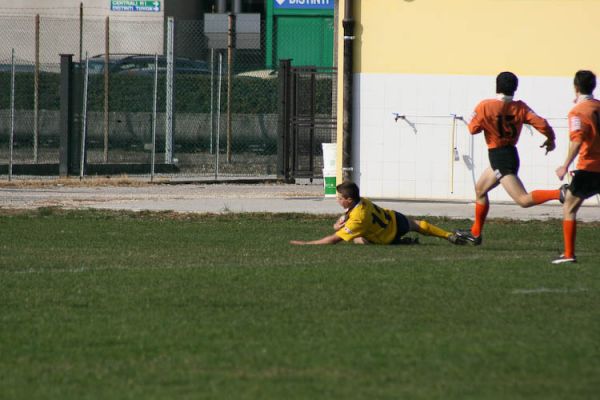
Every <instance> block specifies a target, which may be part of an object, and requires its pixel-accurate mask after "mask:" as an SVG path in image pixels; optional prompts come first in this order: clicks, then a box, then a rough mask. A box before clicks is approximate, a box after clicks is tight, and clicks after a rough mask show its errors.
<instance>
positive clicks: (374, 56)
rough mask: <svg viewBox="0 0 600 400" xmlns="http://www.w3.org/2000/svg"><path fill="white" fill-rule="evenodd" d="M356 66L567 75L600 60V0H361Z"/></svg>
mask: <svg viewBox="0 0 600 400" xmlns="http://www.w3.org/2000/svg"><path fill="white" fill-rule="evenodd" d="M354 4H355V19H356V21H357V23H356V25H357V29H356V36H357V40H356V46H355V71H356V72H370V73H390V72H392V73H418V74H438V73H441V74H460V75H487V74H496V73H498V71H501V70H505V69H510V70H512V71H514V72H515V73H517V75H536V76H540V75H542V76H563V75H572V74H573V73H574V71H576V70H577V69H582V68H587V69H594V67H597V66H599V65H600V51H598V49H597V45H595V43H598V41H599V40H600V24H599V23H598V16H600V1H598V0H363V1H360V0H355V1H354Z"/></svg>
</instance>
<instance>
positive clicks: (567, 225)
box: [552, 190, 583, 264]
mask: <svg viewBox="0 0 600 400" xmlns="http://www.w3.org/2000/svg"><path fill="white" fill-rule="evenodd" d="M582 204H583V199H582V198H581V197H577V196H575V195H573V193H571V191H570V190H567V192H566V195H565V205H564V206H563V241H564V252H563V254H561V256H560V257H559V258H557V259H556V260H554V261H552V263H553V264H562V263H574V262H577V259H576V258H575V237H576V236H577V220H576V216H577V211H578V210H579V207H581V205H582Z"/></svg>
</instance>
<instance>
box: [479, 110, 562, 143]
mask: <svg viewBox="0 0 600 400" xmlns="http://www.w3.org/2000/svg"><path fill="white" fill-rule="evenodd" d="M523 124H528V125H531V126H533V127H534V128H535V129H537V130H538V131H539V132H540V133H541V134H543V135H544V136H546V137H548V138H549V139H553V140H554V130H553V129H552V127H551V126H550V125H549V124H548V121H546V120H545V119H544V118H542V117H540V116H539V115H537V114H536V113H535V112H533V110H531V108H529V106H528V105H527V104H525V103H524V102H522V101H520V100H518V101H512V100H510V101H505V100H500V99H488V100H483V101H482V102H480V103H479V104H478V105H477V107H475V111H474V112H473V116H472V118H471V122H469V132H471V134H472V135H475V134H477V133H479V132H481V131H483V133H484V135H485V142H486V143H487V145H488V148H489V149H495V148H497V147H505V146H515V145H516V144H517V142H518V141H519V136H520V135H521V129H523Z"/></svg>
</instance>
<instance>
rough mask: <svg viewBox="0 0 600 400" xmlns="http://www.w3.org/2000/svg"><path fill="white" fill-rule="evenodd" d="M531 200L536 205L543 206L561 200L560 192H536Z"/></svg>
mask: <svg viewBox="0 0 600 400" xmlns="http://www.w3.org/2000/svg"><path fill="white" fill-rule="evenodd" d="M531 198H532V199H533V202H534V203H535V204H542V203H545V202H547V201H550V200H558V199H560V190H558V189H555V190H534V191H532V192H531Z"/></svg>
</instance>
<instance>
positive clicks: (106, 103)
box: [102, 17, 110, 163]
mask: <svg viewBox="0 0 600 400" xmlns="http://www.w3.org/2000/svg"><path fill="white" fill-rule="evenodd" d="M109 69H110V19H109V17H106V21H105V22H104V127H103V128H104V135H103V136H104V152H103V157H102V159H103V160H104V163H108V131H109V127H110V125H109V124H110V118H109V104H110V103H109V93H110V70H109Z"/></svg>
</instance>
